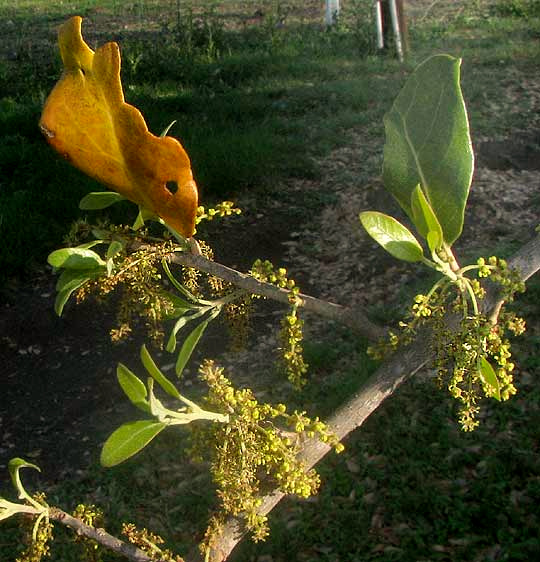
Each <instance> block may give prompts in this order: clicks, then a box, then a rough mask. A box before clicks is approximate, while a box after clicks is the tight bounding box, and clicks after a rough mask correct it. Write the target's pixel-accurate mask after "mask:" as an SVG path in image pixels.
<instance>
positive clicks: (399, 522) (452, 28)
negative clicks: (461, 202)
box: [0, 0, 540, 562]
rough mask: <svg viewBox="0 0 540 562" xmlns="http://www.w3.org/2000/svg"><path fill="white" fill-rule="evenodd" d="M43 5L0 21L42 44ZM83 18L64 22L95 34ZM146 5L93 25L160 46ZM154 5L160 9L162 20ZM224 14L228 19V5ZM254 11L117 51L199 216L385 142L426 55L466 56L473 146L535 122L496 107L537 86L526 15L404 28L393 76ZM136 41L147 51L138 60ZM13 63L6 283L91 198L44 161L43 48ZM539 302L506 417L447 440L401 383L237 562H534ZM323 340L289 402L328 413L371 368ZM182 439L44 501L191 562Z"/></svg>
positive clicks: (536, 290) (4, 535) (172, 24)
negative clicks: (130, 527) (193, 187)
mask: <svg viewBox="0 0 540 562" xmlns="http://www.w3.org/2000/svg"><path fill="white" fill-rule="evenodd" d="M48 4H49V3H46V2H39V1H38V0H33V1H32V0H26V1H23V0H18V1H14V2H10V3H6V2H3V3H0V12H2V13H0V15H3V13H5V15H6V18H7V19H11V20H12V21H13V22H14V23H15V24H16V25H19V24H20V25H23V26H24V27H25V28H26V29H27V30H31V29H32V26H33V25H36V24H37V23H41V22H51V26H50V28H51V29H52V28H53V27H54V26H56V24H57V23H59V21H61V19H62V18H63V17H65V16H66V15H67V12H66V11H65V9H64V8H62V7H61V6H60V7H59V6H55V8H54V12H53V8H49V7H48ZM94 4H95V3H94V2H90V1H85V2H75V3H71V6H74V8H73V10H74V11H78V12H79V13H82V14H83V15H87V16H88V17H89V18H91V17H92V16H93V15H95V12H94V11H93V6H94ZM159 4H160V3H159V2H149V1H147V2H139V3H137V4H135V3H133V4H128V5H126V4H125V3H120V2H115V1H113V0H110V1H109V2H106V3H103V9H104V10H105V12H106V13H107V14H109V15H110V16H111V18H113V19H114V18H119V17H129V18H131V21H133V22H135V23H137V22H139V23H144V22H145V21H146V20H148V21H149V22H150V23H151V25H149V27H151V28H152V29H154V28H156V25H155V18H157V15H158V13H159V12H158V10H157V8H158V7H159ZM162 4H163V5H165V4H166V5H167V7H168V9H171V6H172V5H174V4H175V3H174V2H165V1H163V2H162ZM194 4H197V3H194ZM232 4H234V7H231V8H230V11H231V12H234V9H235V8H239V4H238V3H231V5H232ZM281 4H282V5H284V4H286V3H284V2H283V3H281ZM264 5H265V10H266V13H267V15H266V21H265V22H263V25H262V26H261V27H258V28H253V29H252V28H249V27H248V26H246V29H245V30H243V28H242V26H241V25H239V26H237V28H235V29H228V28H227V25H226V23H227V20H226V19H225V18H222V17H217V15H216V14H217V13H218V12H217V11H215V12H213V13H212V14H208V15H207V16H206V20H204V21H206V24H204V21H203V25H202V27H197V28H195V27H194V26H195V21H194V20H193V21H192V22H191V23H189V18H187V16H186V18H187V23H186V22H185V21H184V23H183V24H182V25H180V26H179V25H178V23H177V21H176V20H175V18H174V17H171V19H170V20H169V22H168V27H167V28H166V29H165V31H164V32H163V33H162V35H161V36H160V37H159V38H158V39H156V36H150V37H148V38H146V39H144V38H141V37H139V36H137V35H136V34H135V33H133V34H132V35H130V33H128V32H126V33H123V34H122V35H123V37H122V38H121V46H122V52H123V57H124V58H123V80H124V85H125V90H126V97H127V99H128V101H130V103H133V104H135V105H137V106H138V107H140V108H141V110H142V111H143V113H144V114H145V116H146V117H147V120H148V123H149V126H150V128H151V130H152V131H154V132H156V133H159V132H160V131H161V130H162V129H163V128H164V127H165V126H167V125H168V124H169V122H170V121H172V120H173V119H177V121H178V123H177V125H175V127H174V128H173V129H172V133H173V134H174V135H177V136H178V137H179V138H181V140H182V142H183V143H184V144H185V146H186V148H187V150H188V152H189V154H190V156H191V158H192V161H193V167H194V171H195V175H196V177H197V180H198V182H199V184H200V186H201V191H202V194H203V198H204V200H211V199H215V198H224V197H233V196H234V195H235V194H237V193H240V192H242V191H244V190H258V192H259V193H260V196H261V198H263V199H265V198H269V197H273V196H275V197H276V198H278V197H279V198H280V200H282V201H284V202H287V201H289V200H290V199H291V197H292V196H291V195H290V194H287V192H286V191H284V192H282V193H280V192H279V191H278V192H277V193H275V191H276V185H277V183H278V182H279V181H280V180H283V179H286V178H290V177H294V176H298V177H311V178H316V177H317V175H318V168H317V159H318V158H320V157H321V156H325V155H327V154H328V153H329V151H330V150H331V149H332V148H334V147H336V146H338V145H339V144H341V143H346V142H347V133H348V130H350V129H351V128H353V127H355V126H358V125H364V126H366V127H369V128H372V129H373V130H377V131H379V132H380V129H381V117H382V114H383V113H384V111H385V110H386V109H388V107H389V105H390V103H391V100H392V99H393V98H394V97H395V94H396V93H397V91H398V89H399V86H400V85H401V83H402V82H403V80H404V79H405V77H406V75H407V72H408V70H410V69H411V68H412V67H414V65H415V64H416V63H417V62H420V61H421V60H423V59H424V58H425V57H426V56H428V55H429V54H431V53H434V52H450V53H452V54H454V55H456V56H462V57H463V58H464V64H463V88H464V92H465V97H466V100H467V104H468V107H469V111H470V117H471V125H472V129H473V135H499V134H507V133H508V131H512V130H514V129H519V128H523V127H525V126H526V125H527V124H528V123H529V122H530V120H531V119H534V118H535V117H534V115H531V112H530V110H527V107H526V96H522V97H520V98H518V99H516V98H510V97H507V96H505V92H506V91H507V90H508V88H510V87H511V86H512V85H513V84H515V83H516V82H519V80H520V78H522V77H524V76H527V75H529V74H531V73H538V56H539V54H540V47H539V39H540V24H539V19H538V17H539V14H538V10H537V4H535V3H534V2H527V1H526V0H514V1H513V2H500V3H498V4H496V5H494V3H492V2H476V3H471V4H469V5H468V7H467V8H466V9H465V10H463V11H461V13H459V14H458V15H456V16H455V17H452V18H450V17H449V18H447V19H439V18H437V17H433V18H427V19H426V20H425V21H424V22H423V24H422V25H418V26H417V27H412V30H411V34H412V44H413V49H414V50H413V53H412V57H411V60H410V61H409V62H408V63H407V64H406V65H405V66H404V67H403V68H402V67H400V66H399V65H398V64H397V63H396V62H395V61H393V60H391V59H379V58H375V57H373V56H371V55H370V54H369V47H368V43H367V42H365V35H364V28H363V27H361V26H358V25H356V26H355V20H354V17H353V16H354V14H352V15H351V17H350V19H349V20H348V23H347V22H345V23H346V25H345V24H344V25H343V26H342V27H341V28H340V29H339V30H338V31H336V32H334V33H332V34H328V33H323V32H322V31H320V30H319V29H317V28H316V27H315V26H313V25H311V24H309V22H302V21H300V20H294V22H293V23H294V25H293V24H292V23H291V25H290V26H286V27H285V28H284V29H283V30H281V29H277V28H275V27H274V26H273V25H272V21H273V20H272V17H274V16H276V12H272V11H268V9H269V8H268V6H270V7H271V6H275V5H277V3H271V2H267V3H265V4H264ZM71 9H72V8H70V10H71ZM70 13H73V12H72V11H70ZM230 17H232V16H230ZM57 18H59V20H58V21H57V20H56V19H57ZM235 21H236V20H235ZM53 24H54V25H53ZM197 25H199V24H197ZM204 25H206V27H204ZM186 26H187V27H186ZM190 26H191V27H190ZM210 29H211V30H212V41H211V42H210V41H209V30H210ZM94 31H99V37H100V41H102V40H107V39H109V38H111V37H114V36H116V34H117V31H116V28H115V32H114V33H108V30H107V29H104V28H102V29H99V30H94ZM148 41H151V42H152V43H151V44H152V45H154V46H155V47H156V48H155V49H153V50H151V49H149V48H148V44H149V43H148ZM186 46H188V47H189V49H188V50H187V51H184V50H183V49H184V48H185V47H186ZM14 48H16V49H17V50H18V51H17V59H16V60H15V61H14V60H6V61H4V62H0V78H1V79H2V81H3V82H2V83H3V86H4V87H3V90H2V91H3V92H4V96H5V97H3V98H2V99H1V100H0V135H2V142H1V143H0V171H1V175H0V185H1V189H0V214H1V215H2V223H1V224H0V234H1V236H2V242H3V250H2V252H1V254H0V256H1V257H0V271H1V272H2V273H1V275H3V276H13V275H21V274H22V272H24V271H26V270H27V268H28V267H29V266H34V265H38V264H42V263H44V261H45V256H46V254H47V252H48V251H49V250H51V249H53V248H54V247H55V246H57V245H59V244H60V243H61V240H62V236H63V235H64V234H65V233H66V232H67V230H68V227H69V223H70V221H71V220H73V219H74V218H75V217H77V216H78V215H79V211H78V210H77V202H78V200H79V199H80V198H81V197H82V195H84V193H86V192H88V191H90V190H91V189H95V188H96V184H95V183H94V182H92V181H91V180H89V179H87V178H85V177H83V176H82V175H81V174H79V173H78V172H77V171H76V170H73V169H72V168H71V167H69V166H68V165H67V164H65V163H64V162H62V161H61V160H60V159H59V158H57V157H56V156H55V155H54V154H52V151H51V150H50V149H49V148H48V147H47V146H46V144H45V142H44V140H43V139H42V138H41V136H40V134H39V132H38V130H37V127H36V123H37V121H38V119H39V113H40V108H41V105H42V103H43V101H44V98H45V96H46V95H47V93H48V91H49V90H50V88H51V87H52V85H53V84H54V82H55V80H56V78H57V76H58V74H59V72H60V65H59V61H58V59H57V56H56V55H55V54H54V52H53V50H52V48H51V47H50V46H47V47H46V48H44V47H43V46H42V45H37V46H33V45H32V43H31V42H30V43H24V42H19V43H17V44H14ZM0 60H1V59H0ZM381 76H383V79H380V77H381ZM329 99H331V100H332V102H333V104H334V105H333V107H332V109H331V110H330V109H328V108H327V101H328V100H329ZM516 104H517V108H516ZM494 108H495V109H494ZM516 109H517V111H516ZM287 197H288V198H289V199H287ZM306 197H308V196H306ZM310 197H311V198H312V199H309V197H308V199H307V200H306V202H305V207H306V209H307V211H304V213H303V214H302V209H301V208H300V207H299V204H298V201H291V211H290V215H291V220H292V222H294V224H298V223H301V222H302V221H303V220H309V216H310V214H312V213H314V212H316V211H317V209H319V208H320V206H321V205H322V204H324V203H327V202H332V200H333V199H332V194H328V195H326V196H325V198H324V201H323V200H321V199H320V198H317V197H313V196H310ZM539 299H540V284H539V283H538V282H537V281H536V282H533V283H531V284H530V286H529V290H528V292H527V294H526V295H525V297H524V298H523V299H520V303H519V307H520V310H522V311H523V313H524V314H525V316H526V317H527V320H528V321H529V323H530V324H531V329H530V335H529V336H527V338H524V339H523V340H522V341H521V342H520V341H518V342H516V344H515V353H516V356H517V357H518V361H519V364H520V365H521V368H522V371H523V372H524V376H523V380H522V381H521V382H520V383H519V385H520V387H519V394H518V396H517V397H515V398H514V399H512V400H510V401H509V402H508V403H504V404H496V405H488V406H487V407H486V410H485V415H484V417H483V418H482V425H481V427H480V429H479V430H477V431H476V432H475V433H473V434H470V435H469V434H463V433H461V432H459V430H458V429H457V423H456V421H455V418H454V404H453V403H452V402H451V401H450V400H449V399H448V398H447V396H446V394H445V393H443V392H441V391H439V390H437V388H436V387H435V386H434V384H433V382H432V381H411V382H410V383H408V384H407V385H405V386H404V387H403V388H401V389H400V390H399V391H398V392H397V393H396V395H395V396H393V397H392V398H390V399H389V400H388V401H387V402H386V403H385V405H384V407H383V408H381V409H380V410H379V411H377V412H376V413H375V414H373V415H372V416H371V417H370V419H369V420H368V421H367V423H366V424H365V426H364V427H363V429H362V431H359V432H355V433H354V434H353V435H352V436H350V438H349V439H348V440H347V443H346V445H347V449H346V451H345V453H343V455H341V456H335V455H329V456H328V458H326V459H325V460H324V461H323V462H322V463H321V466H320V472H321V475H322V477H323V487H322V489H321V493H320V495H319V496H318V497H317V498H315V499H314V500H310V501H298V500H294V499H292V500H288V501H286V502H283V504H282V505H280V506H279V507H278V508H277V509H276V510H275V511H274V512H273V513H272V517H271V524H272V534H271V538H270V539H269V540H268V541H267V542H266V543H264V544H261V545H252V544H250V543H248V542H246V543H245V544H243V545H242V546H241V547H240V550H239V552H238V553H237V554H236V557H235V560H237V561H238V562H242V561H247V560H257V559H258V558H259V557H263V556H265V555H270V556H271V557H272V560H274V561H275V562H277V561H289V560H299V561H302V560H305V561H325V562H330V561H337V560H339V561H340V562H342V561H351V562H352V561H358V560H362V561H364V560H378V561H379V560H380V561H395V560H403V561H411V560H425V561H427V560H433V561H449V560H452V561H457V560H463V561H465V560H467V561H468V560H481V561H484V560H486V561H488V560H509V561H519V560H523V561H528V560H534V559H537V558H539V555H540V540H539V538H538V528H539V527H540V507H539V506H540V451H539V449H538V447H539V445H538V444H539V442H540V434H539V429H538V428H539V427H540V392H539V390H538V384H537V383H536V382H535V381H536V379H535V377H537V376H538V373H539V369H540V360H539V357H540V334H539V333H538V329H537V327H535V326H537V324H538V319H539V318H538V314H539V313H538V302H539ZM385 314H386V315H387V316H388V312H387V311H386V312H385ZM329 332H331V336H330V337H331V338H332V339H329V341H331V342H332V343H331V344H328V343H323V342H320V341H318V342H307V343H306V354H307V359H308V362H309V363H310V364H311V365H312V371H313V376H314V381H313V383H312V384H311V385H309V386H308V387H307V389H306V393H305V394H304V395H303V397H302V400H303V403H304V405H305V404H308V405H309V409H310V411H316V412H317V413H320V414H322V415H324V414H326V413H328V412H330V411H332V410H333V409H334V408H335V407H336V406H337V405H338V404H340V403H341V402H342V401H343V400H344V399H345V397H346V396H348V395H350V393H351V392H353V391H354V390H355V389H356V388H358V386H359V385H360V384H361V383H362V382H363V381H364V380H365V378H366V377H367V376H369V374H370V373H371V372H372V370H373V367H374V366H373V364H372V363H370V362H369V361H368V360H367V359H366V356H365V343H362V342H361V343H358V342H357V341H355V340H354V339H353V338H352V336H350V335H349V334H347V333H344V332H341V331H339V330H335V329H332V328H331V329H330V330H329ZM347 355H349V356H352V357H354V358H355V360H356V365H355V366H353V367H350V368H349V369H348V370H346V372H345V373H344V374H343V378H338V377H337V376H335V375H336V374H335V373H334V372H333V371H334V369H333V367H334V365H335V363H336V362H337V361H339V360H340V358H342V357H343V356H347ZM111 429H112V428H111ZM177 435H178V433H176V432H170V434H166V436H165V438H164V439H160V440H158V441H157V442H156V443H155V444H153V445H152V446H151V447H150V448H149V449H148V450H146V451H145V452H143V454H142V455H140V456H139V457H137V458H136V459H133V460H132V461H130V462H129V463H127V464H126V465H123V466H120V467H118V468H115V469H114V470H107V471H104V470H101V469H99V468H98V467H94V468H92V469H91V470H90V471H89V472H88V473H86V474H85V475H84V476H83V477H82V479H79V480H74V481H72V482H70V481H66V482H62V483H61V484H59V485H57V486H54V487H51V488H50V490H49V500H50V502H51V503H58V504H59V505H61V506H63V507H65V508H66V509H72V508H73V507H74V506H75V505H76V503H77V502H79V501H85V502H88V503H96V504H98V505H100V506H101V507H102V508H103V509H104V511H105V512H106V515H107V528H108V529H109V530H110V531H111V532H113V533H116V532H118V530H119V522H120V521H121V520H131V521H135V522H136V523H138V524H140V525H143V526H144V525H148V526H150V527H151V528H152V530H154V531H156V532H159V533H162V534H163V536H165V537H167V538H168V539H169V545H170V546H171V547H172V548H174V549H178V551H179V552H185V551H186V549H187V548H189V547H190V546H191V545H192V542H193V537H194V536H197V537H199V536H200V533H201V532H202V530H203V528H204V522H205V520H206V517H207V513H208V509H209V508H210V507H211V506H212V504H213V501H214V498H213V496H212V493H211V492H210V491H209V490H210V486H209V483H208V480H207V477H206V476H205V474H206V473H205V469H204V467H199V466H193V465H186V464H185V463H183V462H181V461H179V460H178V459H179V452H178V450H177V440H176V436H177ZM156 459H159V461H157V462H156ZM0 531H1V534H0V553H1V554H2V556H1V558H2V560H4V559H5V560H12V559H14V558H15V556H16V554H15V553H16V551H17V548H18V547H19V546H20V544H19V540H20V531H19V530H18V529H17V528H16V525H15V523H14V522H11V521H8V522H7V523H3V524H2V527H1V528H0ZM56 534H57V535H58V536H60V537H61V536H65V538H66V541H65V544H64V542H63V541H61V540H59V541H57V544H55V548H54V550H53V557H52V558H51V560H53V561H55V560H56V561H60V560H61V561H63V562H71V561H75V560H79V554H78V553H79V551H78V550H77V547H76V546H73V545H71V544H69V541H68V540H67V537H68V534H66V533H64V531H61V530H57V531H56ZM104 560H105V561H107V560H113V557H112V556H110V555H106V556H105V558H104Z"/></svg>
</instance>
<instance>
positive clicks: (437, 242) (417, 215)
mask: <svg viewBox="0 0 540 562" xmlns="http://www.w3.org/2000/svg"><path fill="white" fill-rule="evenodd" d="M411 212H412V220H413V223H414V226H416V229H417V230H418V232H419V233H420V235H421V236H423V237H424V238H425V239H426V240H427V243H428V246H429V249H430V250H431V251H432V252H433V251H435V250H438V249H439V248H440V247H441V246H442V243H443V233H442V228H441V225H440V224H439V221H438V220H437V217H436V216H435V213H434V212H433V209H432V208H431V205H430V204H429V201H428V200H427V199H426V196H425V195H424V192H423V191H422V189H421V188H420V184H418V185H417V186H416V187H415V188H414V190H413V192H412V195H411Z"/></svg>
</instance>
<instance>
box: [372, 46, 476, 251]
mask: <svg viewBox="0 0 540 562" xmlns="http://www.w3.org/2000/svg"><path fill="white" fill-rule="evenodd" d="M460 64H461V60H460V59H456V58H453V57H450V56H448V55H436V56H433V57H431V58H429V59H428V60H426V61H425V62H424V63H422V64H421V65H420V66H418V68H417V69H416V70H415V72H414V73H413V74H412V76H411V77H410V78H409V79H408V80H407V82H406V84H405V86H404V87H403V89H402V91H401V93H400V94H399V96H398V97H397V99H396V101H395V102H394V104H393V106H392V109H391V110H390V111H389V112H388V113H387V115H386V116H385V118H384V125H385V130H386V144H385V147H384V164H383V179H384V184H385V187H386V188H387V189H388V191H390V193H392V195H393V196H394V197H395V198H396V199H397V200H398V202H399V204H400V205H401V207H402V208H403V209H404V210H405V211H406V212H407V214H408V215H409V216H410V217H411V219H412V220H414V217H413V214H412V209H411V194H412V192H413V190H414V188H415V187H416V186H417V185H418V184H420V185H421V186H422V190H423V192H424V193H425V194H426V197H427V199H428V201H429V203H430V205H431V207H432V209H433V211H434V213H435V215H436V217H437V219H438V221H439V223H440V225H441V227H442V232H443V237H444V240H445V242H446V243H447V244H448V245H451V244H452V243H453V242H454V241H455V240H456V239H457V238H458V237H459V235H460V234H461V230H462V228H463V218H464V212H465V205H466V202H467V197H468V195H469V188H470V185H471V179H472V172H473V163H474V157H473V151H472V147H471V139H470V134H469V123H468V119H467V112H466V109H465V103H464V101H463V97H462V94H461V89H460V85H459V77H460Z"/></svg>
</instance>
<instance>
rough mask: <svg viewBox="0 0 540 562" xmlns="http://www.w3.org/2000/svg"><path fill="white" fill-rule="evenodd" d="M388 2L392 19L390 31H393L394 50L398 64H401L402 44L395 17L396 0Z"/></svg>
mask: <svg viewBox="0 0 540 562" xmlns="http://www.w3.org/2000/svg"><path fill="white" fill-rule="evenodd" d="M389 1H390V16H391V18H392V29H393V30H394V39H395V41H396V50H397V55H398V58H399V61H400V62H403V44H402V42H401V32H400V30H399V21H398V17H397V8H396V0H389Z"/></svg>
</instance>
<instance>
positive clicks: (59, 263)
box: [47, 248, 105, 269]
mask: <svg viewBox="0 0 540 562" xmlns="http://www.w3.org/2000/svg"><path fill="white" fill-rule="evenodd" d="M47 262H48V263H49V265H52V266H53V267H56V268H61V267H63V268H65V269H95V268H98V267H103V268H104V267H105V262H104V261H103V260H102V259H101V257H100V255H99V254H96V252H94V251H93V250H88V249H85V248H61V249H60V250H55V251H54V252H52V253H50V254H49V257H48V258H47Z"/></svg>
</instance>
